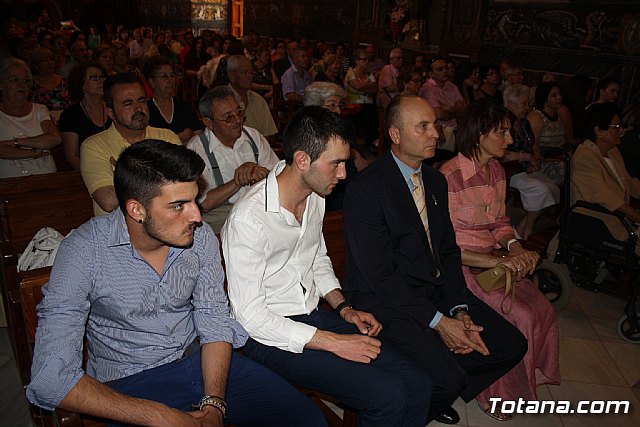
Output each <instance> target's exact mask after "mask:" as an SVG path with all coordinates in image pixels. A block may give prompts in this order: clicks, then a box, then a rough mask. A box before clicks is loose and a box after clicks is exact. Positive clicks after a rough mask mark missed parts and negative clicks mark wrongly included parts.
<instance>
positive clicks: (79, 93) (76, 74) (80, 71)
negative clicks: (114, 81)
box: [67, 62, 106, 102]
mask: <svg viewBox="0 0 640 427" xmlns="http://www.w3.org/2000/svg"><path fill="white" fill-rule="evenodd" d="M89 68H97V69H99V70H100V71H102V74H105V75H106V72H105V70H104V68H102V65H100V64H99V63H98V62H89V63H87V64H76V66H75V67H73V68H72V69H71V71H70V72H69V80H68V82H67V85H68V87H69V97H70V98H71V100H72V101H74V102H80V101H82V98H84V90H83V89H82V88H83V87H84V80H85V78H86V75H87V70H88V69H89Z"/></svg>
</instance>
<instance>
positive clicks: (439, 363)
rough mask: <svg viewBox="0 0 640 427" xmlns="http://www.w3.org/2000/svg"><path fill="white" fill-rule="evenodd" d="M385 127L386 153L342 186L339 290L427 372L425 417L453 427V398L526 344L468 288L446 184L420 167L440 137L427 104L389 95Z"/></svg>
mask: <svg viewBox="0 0 640 427" xmlns="http://www.w3.org/2000/svg"><path fill="white" fill-rule="evenodd" d="M385 128H386V130H387V133H388V137H389V138H390V139H391V150H390V151H389V152H387V153H385V154H384V155H383V157H382V158H381V159H380V160H378V161H377V162H376V163H374V164H373V165H371V166H370V167H369V168H367V169H365V170H364V171H363V172H362V173H361V174H360V175H359V176H358V177H357V178H356V179H355V180H354V181H353V182H352V183H351V184H350V185H349V186H348V187H347V192H346V196H345V200H344V219H345V235H346V239H347V252H348V253H347V265H346V274H347V277H346V281H345V283H344V291H345V295H346V297H347V298H348V299H349V300H350V302H351V303H352V304H353V306H354V307H357V308H358V309H360V310H366V311H369V312H371V313H373V314H374V315H375V316H376V318H377V319H378V320H379V321H380V322H381V323H382V324H383V325H384V329H383V330H382V332H381V334H380V336H381V337H384V338H385V339H386V340H388V341H387V342H389V343H391V344H393V345H394V347H396V348H397V349H398V350H401V351H402V352H404V353H405V355H407V356H408V357H410V358H411V359H412V360H413V361H414V364H415V365H416V366H418V367H420V368H423V369H424V370H426V371H427V372H429V374H430V375H431V376H432V379H433V394H432V400H431V406H430V410H429V419H436V420H437V421H440V422H444V423H449V424H455V423H457V422H458V421H459V417H458V414H457V413H456V411H455V410H454V409H453V408H451V407H450V405H451V404H452V403H453V401H454V400H455V399H456V398H457V397H458V396H461V397H462V398H463V399H464V400H465V401H467V402H468V401H470V400H471V399H473V398H474V397H475V396H476V395H477V394H478V393H480V392H481V391H482V390H484V389H485V388H486V387H487V386H489V385H490V384H492V383H493V382H494V381H496V380H497V379H498V378H500V377H501V376H502V375H504V374H505V373H506V372H508V371H509V370H510V369H511V368H512V367H514V366H515V365H516V364H517V363H518V362H519V361H520V360H521V359H522V357H523V355H524V353H525V352H526V351H527V341H526V339H525V338H524V337H523V336H522V334H521V333H520V332H519V331H518V330H517V329H516V328H515V327H513V326H512V325H511V324H510V323H508V322H507V321H506V320H504V319H503V318H502V317H501V316H500V315H499V314H498V313H496V312H495V311H493V310H492V309H491V308H490V307H489V306H487V305H486V304H485V303H483V302H482V301H480V300H479V299H478V298H476V297H475V296H474V295H473V294H471V292H469V291H468V290H467V287H466V284H465V281H464V276H463V274H462V269H461V259H460V249H459V247H458V246H457V244H456V237H455V233H454V230H453V226H452V224H451V220H450V218H449V208H448V197H447V183H446V180H445V178H444V177H443V176H442V175H441V174H440V173H439V172H438V171H436V170H435V169H433V168H431V167H430V166H428V165H426V164H425V163H423V161H424V160H425V159H428V158H430V157H432V156H433V155H434V154H435V149H436V145H437V141H438V131H437V129H436V115H435V112H434V110H433V108H432V107H431V106H430V105H429V103H428V102H427V101H426V100H424V99H422V98H420V97H396V98H394V100H393V101H392V102H391V103H390V104H389V106H388V107H387V110H386V111H385ZM413 175H416V177H414V176H413ZM415 190H419V192H418V193H414V191H415ZM417 194H421V195H422V196H421V198H420V197H417V196H415V195H417ZM418 205H421V208H420V209H421V210H422V211H424V212H419V210H418V207H417V206H418ZM476 322H477V323H476Z"/></svg>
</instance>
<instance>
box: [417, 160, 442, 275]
mask: <svg viewBox="0 0 640 427" xmlns="http://www.w3.org/2000/svg"><path fill="white" fill-rule="evenodd" d="M411 183H413V192H412V193H411V196H412V197H413V202H414V203H415V204H416V208H417V209H418V213H419V214H420V219H421V220H422V225H423V226H424V231H425V232H426V233H427V242H428V243H429V249H431V255H432V256H433V245H432V244H431V231H430V230H429V217H428V215H427V203H426V200H425V195H424V187H423V186H422V179H421V178H420V174H419V173H414V174H413V175H411ZM434 266H436V264H435V258H434ZM438 276H440V271H438V270H437V267H436V277H438Z"/></svg>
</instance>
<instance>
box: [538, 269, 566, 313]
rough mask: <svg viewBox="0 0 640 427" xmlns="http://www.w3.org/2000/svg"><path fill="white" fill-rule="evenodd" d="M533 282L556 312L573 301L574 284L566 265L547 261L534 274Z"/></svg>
mask: <svg viewBox="0 0 640 427" xmlns="http://www.w3.org/2000/svg"><path fill="white" fill-rule="evenodd" d="M531 280H533V283H535V284H536V286H537V287H538V289H539V290H540V292H542V293H543V294H544V296H545V297H546V298H547V299H548V300H549V302H550V303H551V304H552V305H553V308H554V309H555V310H556V311H558V310H562V309H563V308H564V307H565V306H566V305H567V304H568V303H569V301H571V296H572V295H573V282H571V277H570V276H569V272H568V271H567V267H566V266H565V265H564V264H556V263H554V262H553V261H551V260H548V259H545V260H543V261H542V263H540V265H539V266H538V267H537V268H536V270H535V271H534V272H533V275H532V278H531Z"/></svg>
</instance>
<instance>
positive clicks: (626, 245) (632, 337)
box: [533, 152, 640, 344]
mask: <svg viewBox="0 0 640 427" xmlns="http://www.w3.org/2000/svg"><path fill="white" fill-rule="evenodd" d="M556 155H559V156H560V158H561V159H562V161H564V163H565V182H564V191H563V206H564V208H563V212H562V214H561V215H560V218H561V219H560V229H559V231H558V233H557V246H555V245H554V244H552V243H550V242H549V241H547V242H546V243H545V244H544V245H542V246H543V247H544V248H546V251H545V252H546V254H547V256H548V258H547V259H545V260H543V262H542V263H541V264H540V265H539V266H538V268H537V269H536V271H535V272H534V275H533V280H534V283H536V284H537V285H538V289H540V291H541V292H542V293H543V294H544V295H545V296H546V297H547V299H549V301H550V302H551V303H552V304H553V306H554V308H555V309H556V310H559V309H561V308H563V307H564V306H565V305H566V304H567V303H568V302H569V300H570V299H571V295H572V293H573V286H574V285H575V286H578V287H581V288H584V289H587V290H591V291H593V292H606V293H608V294H611V295H614V296H617V297H620V298H623V299H626V300H627V301H628V302H627V304H626V307H625V309H624V314H623V316H622V317H621V318H620V320H619V321H618V325H617V332H618V335H619V336H620V338H622V339H623V340H625V341H628V342H631V343H634V344H638V343H640V321H639V316H640V313H638V312H637V310H636V300H637V297H638V294H639V293H640V282H639V281H640V256H638V255H637V254H636V242H637V240H638V235H637V232H636V229H635V227H634V226H633V225H632V224H630V223H629V221H627V220H626V219H625V218H624V215H623V214H622V213H621V212H617V211H616V212H611V211H609V210H607V209H606V208H603V207H602V206H600V205H596V204H592V203H587V202H585V201H578V202H576V203H575V204H574V205H573V206H570V200H571V197H570V181H571V180H570V176H571V169H570V158H569V155H568V154H567V153H564V152H560V153H556ZM534 240H535V239H534ZM552 242H553V239H552ZM537 246H538V248H540V247H541V245H540V244H538V245H537ZM610 276H613V278H615V280H613V281H611V280H607V278H608V277H610Z"/></svg>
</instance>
